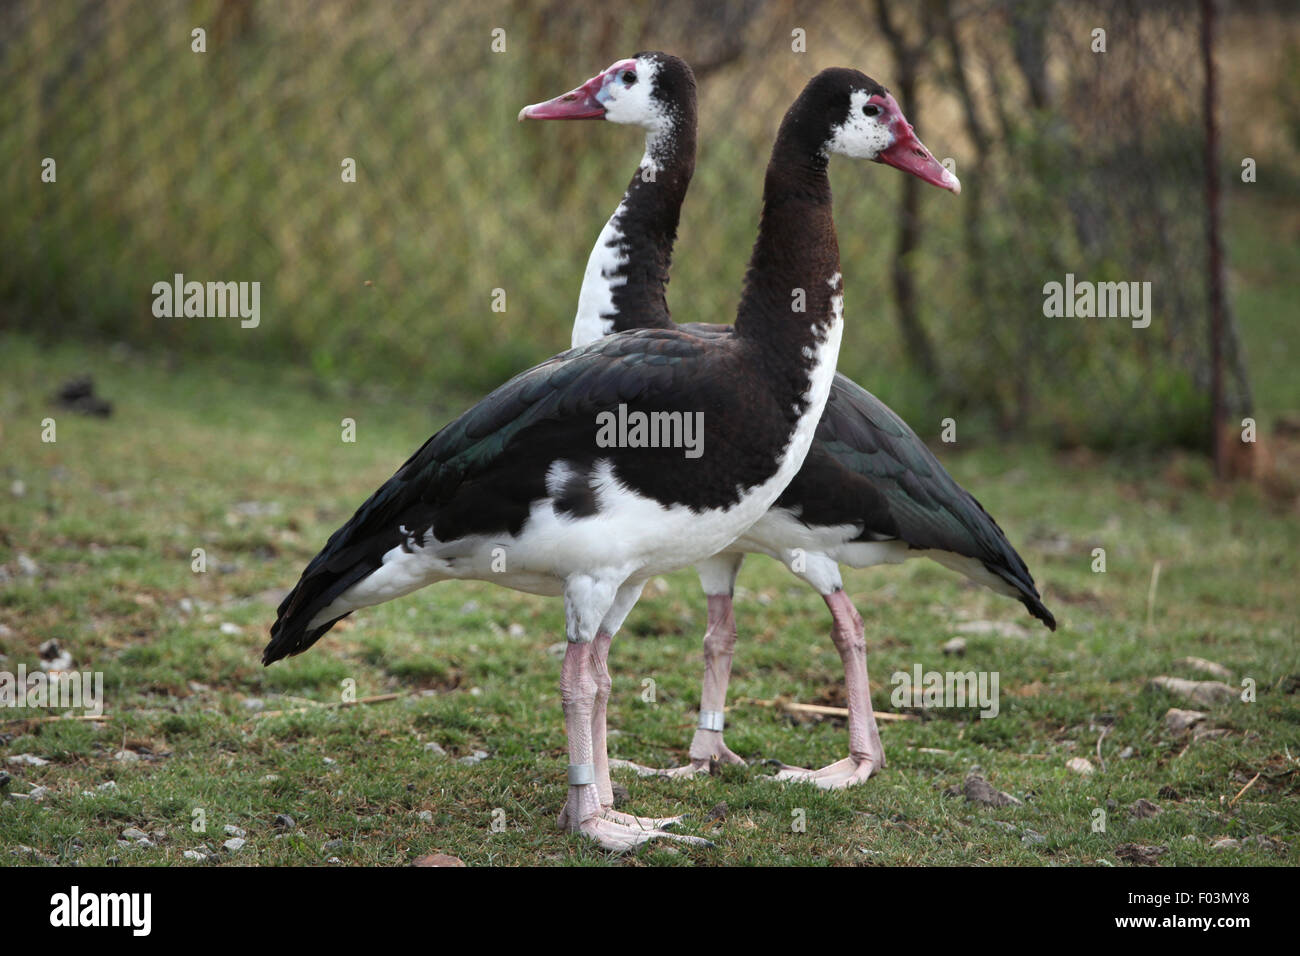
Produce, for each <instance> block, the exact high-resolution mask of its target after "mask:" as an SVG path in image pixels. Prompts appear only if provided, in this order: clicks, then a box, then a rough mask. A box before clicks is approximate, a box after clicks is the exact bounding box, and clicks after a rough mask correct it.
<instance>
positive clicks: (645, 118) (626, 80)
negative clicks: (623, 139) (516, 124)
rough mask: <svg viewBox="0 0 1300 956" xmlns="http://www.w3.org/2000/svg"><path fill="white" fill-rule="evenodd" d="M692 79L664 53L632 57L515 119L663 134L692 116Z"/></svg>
mask: <svg viewBox="0 0 1300 956" xmlns="http://www.w3.org/2000/svg"><path fill="white" fill-rule="evenodd" d="M694 110H695V76H694V74H693V73H691V68H690V67H689V66H687V65H686V63H685V61H683V60H681V59H679V58H678V57H675V56H672V55H670V54H668V53H658V52H649V53H638V54H637V55H636V56H633V57H629V58H628V59H625V60H619V61H618V62H616V63H614V64H612V65H610V66H609V67H608V68H607V69H605V70H603V71H601V72H600V73H597V74H596V75H595V76H593V77H592V78H591V79H589V80H588V81H587V82H586V83H583V84H582V85H581V86H579V87H577V88H576V89H573V90H570V91H569V92H568V93H565V94H563V95H561V96H557V97H555V98H554V99H550V100H547V101H546V102H544V103H534V104H533V105H531V106H525V107H524V108H523V109H521V110H520V111H519V119H520V120H526V119H534V120H566V119H567V120H578V119H603V120H608V121H609V122H611V123H623V124H626V125H630V126H639V127H641V128H642V129H644V130H645V131H646V132H647V133H651V134H654V133H666V132H668V131H669V130H670V129H672V127H673V126H674V125H675V124H676V123H678V122H680V121H681V120H682V119H683V118H684V117H685V116H687V115H690V116H693V115H694Z"/></svg>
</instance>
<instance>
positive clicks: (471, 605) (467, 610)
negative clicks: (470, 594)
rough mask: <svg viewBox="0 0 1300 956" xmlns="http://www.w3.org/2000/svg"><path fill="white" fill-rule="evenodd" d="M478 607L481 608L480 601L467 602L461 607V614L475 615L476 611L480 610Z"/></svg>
mask: <svg viewBox="0 0 1300 956" xmlns="http://www.w3.org/2000/svg"><path fill="white" fill-rule="evenodd" d="M478 607H479V604H478V601H466V602H465V603H464V604H462V605H461V606H460V613H461V614H473V613H474V612H475V611H477V610H478Z"/></svg>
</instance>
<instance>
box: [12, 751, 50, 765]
mask: <svg viewBox="0 0 1300 956" xmlns="http://www.w3.org/2000/svg"><path fill="white" fill-rule="evenodd" d="M7 762H8V763H11V764H14V765H15V766H19V767H44V766H45V765H46V764H48V763H49V761H48V760H46V759H45V758H44V757H38V756H36V755H35V754H14V755H13V756H12V757H10V758H9V759H8V761H7Z"/></svg>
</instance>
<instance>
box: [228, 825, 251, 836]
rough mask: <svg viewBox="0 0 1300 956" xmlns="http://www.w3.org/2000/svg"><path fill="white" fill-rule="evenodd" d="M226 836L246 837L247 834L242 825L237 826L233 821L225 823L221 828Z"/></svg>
mask: <svg viewBox="0 0 1300 956" xmlns="http://www.w3.org/2000/svg"><path fill="white" fill-rule="evenodd" d="M222 829H223V831H224V832H225V834H226V836H229V837H246V836H248V834H247V833H246V832H245V831H244V829H243V828H242V827H237V826H235V825H234V824H233V823H227V824H226V825H225V826H224V827H223V828H222Z"/></svg>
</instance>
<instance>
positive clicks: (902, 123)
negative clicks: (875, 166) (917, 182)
mask: <svg viewBox="0 0 1300 956" xmlns="http://www.w3.org/2000/svg"><path fill="white" fill-rule="evenodd" d="M884 98H885V100H886V102H887V103H888V108H889V110H890V111H891V112H892V113H893V114H894V135H895V139H894V143H893V145H892V146H890V147H889V148H888V149H885V150H883V151H882V152H881V153H880V155H878V156H877V157H876V161H877V162H880V163H884V164H885V165H887V166H893V167H894V168H895V169H901V170H902V171H903V172H905V173H911V174H912V175H913V176H915V177H917V178H918V179H921V180H924V181H925V182H927V183H929V184H930V185H931V186H938V187H939V188H940V189H950V190H952V191H953V192H954V193H960V192H961V180H959V179H958V178H957V177H956V176H955V175H953V174H952V172H950V171H949V170H948V169H946V168H945V167H944V165H943V164H942V163H941V162H939V161H938V160H937V159H935V158H934V155H933V154H932V153H931V152H930V151H929V150H928V149H926V148H925V144H924V143H922V142H921V141H920V140H919V139H917V136H916V131H915V130H914V129H912V124H911V123H909V122H908V121H907V117H905V116H904V115H903V111H902V110H901V109H900V108H899V106H898V103H897V102H895V101H894V98H893V97H892V96H890V95H889V94H888V93H886V94H885V97H884Z"/></svg>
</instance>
